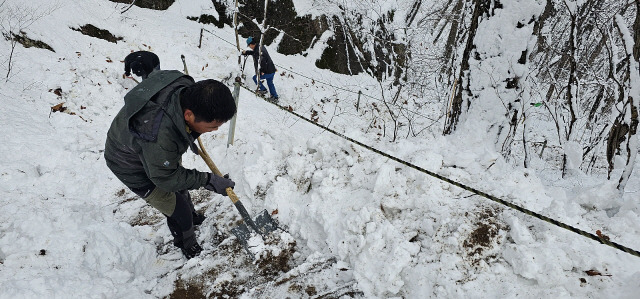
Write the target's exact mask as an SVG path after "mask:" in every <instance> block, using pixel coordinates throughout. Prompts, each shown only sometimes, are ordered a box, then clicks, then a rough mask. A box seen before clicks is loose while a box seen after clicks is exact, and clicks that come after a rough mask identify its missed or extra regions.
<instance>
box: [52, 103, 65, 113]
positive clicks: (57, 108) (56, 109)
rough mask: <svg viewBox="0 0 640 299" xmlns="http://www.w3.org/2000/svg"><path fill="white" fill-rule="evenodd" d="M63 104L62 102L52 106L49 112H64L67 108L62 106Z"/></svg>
mask: <svg viewBox="0 0 640 299" xmlns="http://www.w3.org/2000/svg"><path fill="white" fill-rule="evenodd" d="M63 104H64V102H62V103H60V104H58V105H55V106H52V107H51V112H64V111H65V110H67V107H65V106H63Z"/></svg>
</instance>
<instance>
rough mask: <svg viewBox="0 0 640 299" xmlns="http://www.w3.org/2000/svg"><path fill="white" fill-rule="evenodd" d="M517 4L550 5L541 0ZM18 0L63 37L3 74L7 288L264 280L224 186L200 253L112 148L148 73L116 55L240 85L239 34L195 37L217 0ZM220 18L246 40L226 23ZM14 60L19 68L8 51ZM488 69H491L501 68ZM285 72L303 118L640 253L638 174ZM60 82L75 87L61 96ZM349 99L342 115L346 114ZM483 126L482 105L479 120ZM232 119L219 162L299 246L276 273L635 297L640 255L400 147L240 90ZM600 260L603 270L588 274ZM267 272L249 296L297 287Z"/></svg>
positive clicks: (283, 90) (395, 289) (398, 291)
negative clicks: (390, 133)
mask: <svg viewBox="0 0 640 299" xmlns="http://www.w3.org/2000/svg"><path fill="white" fill-rule="evenodd" d="M519 2H520V3H521V4H522V5H524V4H527V5H530V6H532V7H534V8H535V5H534V4H535V1H524V0H523V1H519ZM300 3H304V4H306V5H307V6H305V7H310V5H309V3H310V2H308V1H307V2H303V1H296V6H298V5H302V4H300ZM4 5H12V6H21V7H30V8H32V9H36V8H40V9H44V8H46V9H49V10H46V9H44V10H40V11H44V12H46V14H44V15H43V16H42V18H39V19H38V20H36V21H35V22H34V23H33V24H31V25H30V26H29V27H28V28H27V29H25V32H26V33H27V34H28V36H29V37H31V38H35V39H40V40H43V41H45V42H46V43H48V44H49V45H51V46H52V48H54V50H55V51H56V52H50V51H47V50H43V49H36V48H28V49H25V48H22V47H21V46H20V45H18V47H17V48H16V49H15V53H14V55H13V60H12V62H13V70H12V72H11V75H10V77H9V80H8V81H6V82H3V83H2V85H0V100H1V102H2V105H0V114H2V115H3V117H0V132H1V135H2V136H3V137H4V138H3V141H2V142H1V143H0V164H1V165H2V166H3V167H2V170H1V171H0V190H1V191H2V194H3V196H2V198H1V199H0V218H2V219H3V221H2V222H0V281H2V282H3V283H2V290H0V297H10V298H27V297H31V298H33V297H109V298H152V297H164V296H167V295H169V294H171V293H172V292H173V291H174V283H173V282H174V281H175V280H178V279H186V278H189V277H195V276H197V275H200V274H202V273H206V272H210V271H213V270H212V269H216V267H218V268H220V267H222V266H221V265H223V264H225V263H226V266H227V267H236V268H238V269H240V270H239V272H238V273H236V275H235V276H234V275H231V274H230V273H231V272H224V273H222V272H220V273H218V272H216V273H217V274H216V275H214V274H211V275H212V276H211V281H210V282H211V283H210V286H211V288H212V289H211V290H210V291H209V294H217V293H216V290H218V291H219V290H220V289H221V288H222V286H228V285H232V284H233V283H231V282H232V281H233V279H239V278H246V277H250V276H251V275H252V274H251V273H250V271H249V270H247V269H251V268H250V267H249V266H247V265H246V264H245V263H244V262H243V261H244V260H227V259H225V258H226V257H225V256H223V255H222V253H223V252H227V251H228V252H234V253H235V254H241V253H242V249H241V248H239V247H237V246H238V245H237V243H235V241H234V240H233V238H226V237H224V236H226V234H227V233H228V230H229V227H230V226H232V224H233V222H234V221H236V220H237V219H238V218H237V215H236V214H235V211H234V209H233V206H232V205H231V204H230V202H229V200H228V199H227V198H223V197H220V196H211V195H207V196H210V197H203V198H201V200H199V201H198V202H197V208H198V209H203V210H204V209H206V215H207V216H208V217H209V218H208V220H207V222H206V223H205V224H203V227H201V228H200V229H199V240H200V242H201V243H202V244H203V247H204V248H205V253H204V254H203V256H202V257H199V258H197V259H193V260H190V261H188V262H187V261H185V260H184V259H182V257H181V254H180V253H179V251H178V250H176V249H175V248H173V247H172V246H171V245H170V241H171V236H170V233H169V231H168V229H167V228H166V226H165V225H164V221H163V218H162V216H161V215H159V214H158V213H157V212H156V211H154V210H153V209H150V208H149V207H147V206H146V205H145V204H144V202H143V201H141V200H138V199H136V197H135V195H134V194H133V193H131V192H129V191H127V190H125V189H126V188H125V187H124V186H123V185H122V184H121V183H120V182H119V181H118V180H117V179H116V178H115V177H114V176H113V175H112V174H111V172H110V171H109V170H108V169H107V167H106V166H105V163H104V158H103V156H102V152H103V149H104V140H105V136H106V131H107V130H108V127H109V125H110V122H111V120H112V118H113V117H114V116H115V114H116V113H117V112H118V111H119V109H120V108H121V107H122V99H123V96H124V94H125V93H126V92H127V89H130V88H131V87H133V86H134V84H135V83H134V82H133V81H132V80H130V79H123V78H122V77H121V75H122V73H123V64H122V63H121V60H122V59H123V58H124V57H125V56H126V55H127V54H128V53H129V52H130V51H132V50H152V51H154V52H155V53H157V54H158V55H159V56H160V59H161V66H162V68H163V69H178V70H182V61H181V60H180V55H181V54H184V55H185V56H186V57H187V63H188V64H189V70H190V73H191V75H192V76H193V77H194V78H196V79H197V80H201V79H205V78H214V79H218V80H223V81H225V82H229V81H228V80H229V79H230V78H232V76H233V75H234V74H235V73H236V72H237V64H236V61H237V53H236V51H235V49H234V47H233V46H230V45H229V44H227V43H225V42H224V41H222V40H221V39H220V38H219V37H216V36H213V35H207V34H205V35H204V37H203V41H202V43H203V47H202V48H198V47H197V43H198V38H199V36H198V34H199V32H200V28H201V27H202V25H201V24H198V23H196V22H193V21H189V20H187V18H186V17H188V16H197V15H200V14H201V13H202V12H203V11H207V12H208V13H209V14H211V11H212V3H211V1H206V0H198V1H194V0H188V1H187V0H178V1H176V3H175V4H174V5H172V6H171V8H169V9H168V10H166V11H152V10H147V9H141V8H138V7H135V6H134V7H132V8H131V9H130V10H129V11H128V12H126V13H124V14H121V13H120V11H121V10H123V9H124V8H125V7H126V6H125V5H124V4H115V3H112V2H109V1H98V0H91V1H71V0H60V1H57V2H55V3H54V4H50V1H44V0H34V1H29V2H28V3H23V2H22V1H14V0H10V1H7V2H5V3H4ZM301 7H302V6H301ZM510 7H512V6H508V5H505V10H504V11H503V12H501V13H503V14H509V13H512V14H516V13H521V11H519V10H518V11H514V10H509V8H510ZM505 20H510V19H509V18H505ZM85 24H93V25H95V26H97V27H99V28H103V29H108V30H109V31H110V32H111V33H113V34H114V35H117V36H122V37H123V40H122V41H120V42H118V43H110V42H107V41H104V40H100V39H96V38H92V37H89V36H85V35H82V34H81V33H79V32H77V31H73V30H71V29H70V27H73V28H77V27H80V26H82V25H85ZM487 26H495V27H496V28H499V27H500V24H499V23H498V24H487ZM206 28H207V30H210V31H212V32H214V33H215V34H216V35H217V36H220V37H222V38H225V39H226V40H228V41H231V40H234V37H233V30H231V29H229V28H224V29H218V28H215V27H213V26H206ZM513 38H516V36H514V37H513ZM508 43H517V40H514V41H508ZM10 49H11V48H10V44H9V42H8V41H6V40H4V39H0V54H1V55H3V56H2V61H6V60H7V59H8V57H7V53H9V51H10ZM498 50H499V49H496V51H498ZM499 51H503V50H499ZM271 55H272V57H273V59H274V60H275V62H276V63H277V64H281V65H285V66H286V67H289V68H291V69H294V70H297V71H299V72H303V73H305V74H311V75H312V76H313V77H314V78H318V79H321V80H324V81H327V82H331V83H332V84H334V85H336V86H344V87H346V88H350V87H353V86H355V85H362V86H375V85H376V82H375V81H374V80H373V79H370V78H367V77H366V76H364V75H360V76H354V77H346V76H341V75H336V74H332V73H330V72H327V71H323V70H315V69H312V68H311V67H309V65H312V64H313V61H310V60H309V57H306V58H305V57H302V56H292V57H289V56H283V55H280V54H277V53H275V51H274V50H271ZM2 66H3V68H2V71H3V74H4V72H6V70H7V69H6V67H7V65H6V62H4V64H3V65H2ZM493 66H495V67H496V70H495V72H505V71H506V70H504V69H497V67H498V65H497V64H494V65H493ZM249 75H251V74H249ZM502 75H504V74H502ZM275 84H276V86H277V87H278V88H279V93H280V94H281V95H282V99H281V103H282V104H283V105H285V106H287V105H289V106H291V107H292V108H293V109H294V110H295V111H297V112H299V113H301V114H303V115H311V110H312V109H315V110H317V111H318V112H319V115H320V122H321V123H329V121H331V124H332V127H334V128H336V129H337V130H338V131H341V132H346V134H347V135H349V136H350V137H353V138H356V139H358V140H361V141H363V142H365V143H370V144H374V145H375V146H376V147H378V148H381V149H383V150H385V151H388V152H391V153H393V154H394V155H396V156H398V157H400V158H403V159H406V160H408V161H409V162H411V163H414V164H416V165H419V166H421V167H423V168H426V169H429V170H431V171H434V172H437V173H439V174H441V175H444V176H446V177H449V178H451V179H454V180H456V181H459V182H462V183H464V184H467V185H470V186H474V187H475V188H477V189H480V190H484V191H487V192H488V193H491V194H492V195H495V196H498V197H500V198H504V199H506V200H509V201H512V202H514V203H516V204H518V205H522V206H524V207H526V208H528V209H531V210H534V211H536V212H539V213H542V214H545V215H549V216H552V217H553V218H555V219H558V220H561V221H563V222H565V223H567V224H570V225H573V226H576V227H579V228H581V229H584V230H586V231H591V232H595V231H596V230H601V231H602V232H603V233H605V234H606V235H608V236H610V237H611V239H612V240H615V241H617V242H619V243H621V244H625V245H626V246H629V247H632V248H640V238H638V235H639V234H638V232H640V216H638V215H639V214H640V208H639V207H638V204H637V195H636V193H637V190H638V189H640V176H639V175H637V172H636V173H634V175H633V176H632V179H631V180H630V181H629V183H628V186H627V190H629V191H628V193H626V194H624V196H623V197H622V199H617V194H616V193H615V188H612V184H613V183H609V182H605V183H603V180H602V178H598V177H589V176H587V175H585V174H576V175H575V176H573V177H571V178H569V179H565V180H563V179H560V178H559V177H558V175H557V174H555V173H553V172H549V171H545V170H544V169H542V170H533V169H522V168H520V167H519V166H514V165H511V164H509V163H508V162H507V161H504V160H503V159H502V158H501V156H500V155H499V154H496V150H495V149H494V146H493V142H492V141H486V140H480V139H479V138H476V136H475V135H474V134H473V130H470V132H471V133H469V134H468V135H467V134H465V133H460V134H457V135H456V136H450V137H446V138H445V137H442V136H437V135H434V136H431V137H429V138H426V137H421V138H420V139H403V140H400V141H399V142H397V143H388V142H386V141H384V139H379V138H377V137H374V136H370V135H368V134H365V133H364V129H365V128H366V126H367V124H368V120H365V119H361V118H360V117H359V114H358V113H357V112H356V111H354V110H355V108H354V107H353V105H351V103H350V102H349V101H344V102H340V103H337V102H328V104H326V105H324V103H322V102H321V101H320V100H321V99H324V98H328V99H333V98H336V97H337V96H338V94H337V92H336V90H335V89H332V88H329V87H327V86H322V85H321V84H315V85H314V84H311V80H309V79H307V78H304V77H301V76H295V75H294V76H278V77H277V79H276V80H275ZM489 84H490V82H487V85H486V86H484V87H485V88H489V86H490V85H489ZM58 88H59V89H60V91H61V92H59V94H56V93H54V92H53V91H55V90H56V89H58ZM478 88H480V87H478ZM340 96H344V97H347V95H340ZM352 97H355V96H352ZM62 102H64V104H63V106H64V107H66V109H67V110H66V112H67V113H61V112H55V111H54V112H52V110H51V107H53V106H55V105H58V104H60V103H62ZM336 110H338V111H340V112H341V113H340V114H339V115H337V116H336V115H335V113H334V111H336ZM488 117H490V116H487V118H488ZM476 121H477V122H486V121H487V119H477V120H475V119H472V120H470V123H471V124H472V125H473V123H474V122H476ZM227 130H228V126H227V125H225V126H223V127H222V128H221V129H220V131H219V132H217V133H215V134H206V135H205V136H203V141H204V142H205V143H206V146H207V149H208V150H209V153H210V155H211V157H212V158H213V160H214V161H215V162H216V164H218V166H219V167H220V169H221V170H222V171H223V172H225V173H226V172H228V173H230V175H231V177H232V178H233V179H234V180H235V181H236V183H237V185H236V192H237V194H238V195H239V196H240V197H241V198H242V200H243V203H244V204H245V206H246V207H247V209H248V210H249V212H250V213H251V214H252V215H256V212H258V211H261V210H262V209H265V208H266V209H268V210H269V211H276V210H277V211H278V213H277V214H275V215H274V217H275V218H277V220H278V221H279V222H280V225H281V226H283V227H284V228H285V229H286V231H287V235H286V236H283V235H281V236H280V237H281V238H282V239H285V243H286V244H292V243H293V242H291V241H295V244H296V246H295V253H291V257H292V260H291V263H292V265H291V266H292V268H291V270H290V271H289V272H287V273H284V274H282V276H279V278H277V281H282V282H283V283H284V282H285V281H287V279H293V280H292V281H298V280H295V279H294V278H295V277H298V278H296V279H299V281H302V278H301V277H303V276H305V275H304V273H307V272H308V273H309V276H308V277H310V278H308V280H304V281H305V283H308V284H312V283H313V285H314V287H315V288H320V287H321V286H322V288H325V289H326V290H332V289H333V290H349V291H353V293H352V294H355V295H356V296H357V294H362V295H363V296H364V297H367V298H370V297H394V296H398V297H405V298H426V297H516V296H518V297H525V298H538V297H552V296H554V297H557V296H560V297H569V296H572V297H616V298H624V297H627V298H630V297H632V296H633V295H635V294H636V293H637V292H638V291H640V270H638V269H640V258H637V257H634V256H631V255H629V254H627V253H624V252H621V251H618V250H615V249H613V248H610V247H607V246H604V245H599V244H597V243H595V242H593V241H591V240H588V239H585V238H583V237H581V236H578V235H576V234H573V233H570V232H567V231H565V230H562V229H560V228H557V227H553V226H550V225H549V224H546V223H543V222H541V221H539V220H536V219H532V218H530V217H528V216H526V215H523V214H520V213H518V212H515V211H512V210H509V209H507V208H505V207H501V206H498V205H496V204H493V203H491V202H489V201H488V200H486V199H483V198H480V197H478V196H472V194H470V193H469V192H467V191H464V190H461V189H459V188H456V187H453V186H451V185H449V184H447V183H445V182H442V181H439V180H437V179H435V178H432V177H429V176H427V175H425V174H422V173H419V172H417V171H415V170H411V169H408V168H406V167H404V166H402V165H400V164H397V163H395V162H392V161H389V160H388V159H386V158H384V157H381V156H379V155H377V154H374V153H372V152H370V151H367V150H365V149H363V148H361V147H359V146H356V145H352V144H350V143H348V142H346V141H344V140H342V139H340V138H338V137H336V136H333V135H331V134H329V133H327V132H324V131H322V130H320V129H318V128H317V127H314V126H312V125H310V124H308V123H306V122H304V121H299V120H298V119H296V118H295V117H294V116H292V115H290V114H287V113H286V112H283V111H282V110H280V109H278V108H276V107H274V106H273V105H270V104H267V103H265V102H263V101H262V100H260V99H257V98H255V97H254V96H253V95H251V94H249V93H248V92H246V91H244V90H243V91H242V92H241V94H240V103H239V112H238V122H237V128H236V136H235V142H234V145H233V146H231V147H228V148H227V147H226V145H225V141H226V139H227V133H226V131H227ZM462 132H464V131H462ZM183 162H184V165H185V166H186V167H192V168H197V169H200V170H201V171H205V170H206V169H207V167H206V165H205V164H204V163H203V162H202V161H201V160H200V158H199V157H198V156H195V155H192V154H185V156H184V161H183ZM540 163H543V162H540ZM221 236H222V237H221ZM217 238H222V239H223V240H218V241H216V240H217ZM253 241H255V242H257V245H258V246H255V247H254V248H255V250H256V252H254V253H255V254H257V255H259V256H261V254H262V253H265V252H267V253H268V252H270V253H271V254H275V253H277V254H275V255H280V253H282V251H278V250H280V249H281V248H282V247H268V246H266V245H264V246H262V245H261V244H262V243H260V242H261V241H259V240H253ZM234 246H236V247H234ZM228 261H231V262H228ZM314 269H330V270H331V271H335V272H331V273H336V274H335V275H326V273H327V272H322V271H319V270H318V271H316V270H314ZM588 270H597V271H598V272H599V273H601V274H603V275H598V276H589V275H588V274H586V272H585V271H588ZM212 273H213V272H212ZM590 273H593V272H590ZM313 275H316V276H313ZM267 286H269V287H268V288H257V287H256V288H254V286H251V285H248V286H247V288H246V289H244V290H236V291H238V292H239V293H244V295H245V297H260V296H263V295H264V294H265V292H269V290H271V292H272V293H271V294H276V293H277V294H279V295H283V296H285V295H287V296H291V294H289V293H287V292H292V291H293V290H294V288H284V289H280V288H279V285H278V284H277V283H272V284H268V285H267ZM310 293H312V292H311V291H309V292H307V293H306V294H307V295H308V294H310ZM302 294H305V293H302ZM298 295H299V294H298Z"/></svg>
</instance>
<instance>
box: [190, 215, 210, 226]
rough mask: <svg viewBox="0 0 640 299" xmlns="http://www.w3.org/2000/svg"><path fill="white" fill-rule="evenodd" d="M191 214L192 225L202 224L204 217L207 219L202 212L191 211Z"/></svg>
mask: <svg viewBox="0 0 640 299" xmlns="http://www.w3.org/2000/svg"><path fill="white" fill-rule="evenodd" d="M191 214H192V215H193V225H200V224H202V222H204V220H205V219H207V217H205V216H204V214H200V213H196V212H192V213H191Z"/></svg>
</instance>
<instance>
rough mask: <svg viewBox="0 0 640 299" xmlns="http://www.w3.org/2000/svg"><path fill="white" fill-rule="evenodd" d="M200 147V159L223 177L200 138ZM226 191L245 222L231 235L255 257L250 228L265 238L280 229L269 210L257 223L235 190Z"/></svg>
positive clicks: (262, 214)
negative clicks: (249, 244) (250, 246)
mask: <svg viewBox="0 0 640 299" xmlns="http://www.w3.org/2000/svg"><path fill="white" fill-rule="evenodd" d="M198 145H199V146H200V150H199V151H198V153H199V154H200V157H202V159H203V160H204V162H205V163H207V165H208V166H209V168H211V171H212V172H213V174H214V175H217V176H222V173H221V172H220V170H218V167H216V165H215V164H213V161H212V160H211V157H209V154H207V151H206V150H205V149H204V146H203V145H202V141H201V140H200V137H198ZM226 191H227V195H228V196H229V198H230V199H231V202H233V204H234V205H235V206H236V209H238V212H239V213H240V216H242V219H243V220H244V223H243V224H241V225H238V226H237V227H234V228H232V229H231V233H233V234H234V235H235V236H236V238H237V239H238V241H240V243H241V244H242V246H244V248H245V249H246V250H247V252H248V253H249V254H250V255H252V256H253V254H252V253H251V251H249V247H248V244H247V242H248V241H249V239H250V238H251V231H250V230H249V228H251V229H253V231H255V232H256V233H258V234H260V236H262V237H263V238H264V237H265V236H266V235H268V234H269V233H271V232H273V231H275V230H276V229H277V228H278V225H277V224H276V223H275V221H274V220H273V218H271V215H269V212H267V210H263V211H262V212H261V213H260V215H258V217H256V219H255V221H254V220H252V219H251V216H249V213H248V212H247V209H245V208H244V205H243V204H242V202H240V199H239V198H238V196H237V195H236V193H235V192H233V189H231V187H229V188H227V189H226Z"/></svg>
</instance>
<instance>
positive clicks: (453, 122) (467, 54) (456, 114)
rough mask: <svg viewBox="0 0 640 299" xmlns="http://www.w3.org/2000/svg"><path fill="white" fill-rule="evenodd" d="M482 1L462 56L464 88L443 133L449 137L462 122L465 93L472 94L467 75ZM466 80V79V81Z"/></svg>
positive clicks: (455, 101) (455, 99) (459, 76)
mask: <svg viewBox="0 0 640 299" xmlns="http://www.w3.org/2000/svg"><path fill="white" fill-rule="evenodd" d="M482 1H484V0H475V6H474V8H473V14H472V17H471V26H470V27H469V33H468V35H467V45H466V47H465V49H464V53H463V54H462V62H461V63H460V73H459V75H458V82H460V85H462V86H464V87H462V86H461V88H458V91H457V92H456V95H455V97H454V98H453V101H452V103H451V115H450V116H449V119H448V120H447V124H448V125H447V127H446V128H445V130H444V132H443V134H444V135H449V134H451V133H453V131H455V129H456V126H457V125H458V121H459V120H460V115H461V114H462V113H463V110H462V109H463V102H464V99H463V91H466V92H467V93H470V92H469V81H470V80H471V78H470V77H469V74H467V72H468V71H469V59H470V58H471V51H473V48H474V43H473V40H474V39H475V37H476V31H477V30H478V24H479V23H480V16H481V12H482V7H481V4H482ZM464 79H466V81H465V80H464ZM464 83H466V85H463V84H464ZM464 108H465V110H466V109H468V108H469V107H468V104H467V107H464Z"/></svg>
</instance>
